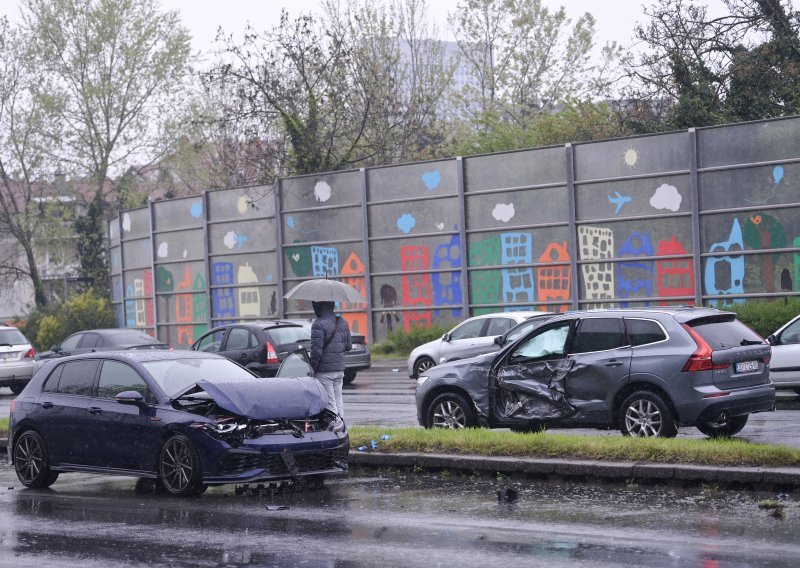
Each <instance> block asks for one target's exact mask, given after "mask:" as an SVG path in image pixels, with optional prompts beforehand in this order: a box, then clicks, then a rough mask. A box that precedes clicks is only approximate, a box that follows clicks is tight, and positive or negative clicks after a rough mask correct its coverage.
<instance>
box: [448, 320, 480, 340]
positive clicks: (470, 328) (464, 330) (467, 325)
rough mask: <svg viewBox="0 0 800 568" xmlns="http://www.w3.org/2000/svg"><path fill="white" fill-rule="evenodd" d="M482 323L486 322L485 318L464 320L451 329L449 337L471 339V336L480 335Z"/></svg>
mask: <svg viewBox="0 0 800 568" xmlns="http://www.w3.org/2000/svg"><path fill="white" fill-rule="evenodd" d="M484 323H486V320H485V319H477V320H472V321H465V322H464V323H462V324H461V325H460V326H458V327H457V328H455V329H454V330H453V331H452V333H451V334H450V339H472V338H473V337H480V336H481V330H482V329H483V324H484Z"/></svg>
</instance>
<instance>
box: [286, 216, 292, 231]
mask: <svg viewBox="0 0 800 568" xmlns="http://www.w3.org/2000/svg"><path fill="white" fill-rule="evenodd" d="M286 226H287V227H289V228H290V229H294V217H292V216H291V215H289V216H288V217H286Z"/></svg>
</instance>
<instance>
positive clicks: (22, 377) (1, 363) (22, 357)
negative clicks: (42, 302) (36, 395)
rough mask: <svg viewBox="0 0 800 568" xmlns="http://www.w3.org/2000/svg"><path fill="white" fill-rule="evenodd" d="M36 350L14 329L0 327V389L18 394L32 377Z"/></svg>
mask: <svg viewBox="0 0 800 568" xmlns="http://www.w3.org/2000/svg"><path fill="white" fill-rule="evenodd" d="M35 355H36V350H35V349H34V348H33V346H32V345H31V343H30V341H28V340H27V339H26V338H25V336H24V335H23V334H22V332H21V331H20V330H18V329H17V328H16V327H9V326H6V325H0V387H8V388H10V389H11V392H13V393H14V394H19V393H21V392H22V389H23V388H25V385H26V384H28V381H30V380H31V377H32V376H33V358H34V356H35Z"/></svg>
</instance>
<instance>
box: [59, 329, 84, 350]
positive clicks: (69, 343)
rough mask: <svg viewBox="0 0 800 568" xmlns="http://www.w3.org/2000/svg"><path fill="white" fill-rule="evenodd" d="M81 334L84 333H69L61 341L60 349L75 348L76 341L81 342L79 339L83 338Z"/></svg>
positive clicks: (76, 345)
mask: <svg viewBox="0 0 800 568" xmlns="http://www.w3.org/2000/svg"><path fill="white" fill-rule="evenodd" d="M83 335H84V334H83V333H76V334H75V335H70V336H69V337H67V338H66V339H65V340H64V341H63V342H62V343H61V349H62V350H64V349H67V350H69V349H75V348H76V347H78V343H80V342H81V339H83Z"/></svg>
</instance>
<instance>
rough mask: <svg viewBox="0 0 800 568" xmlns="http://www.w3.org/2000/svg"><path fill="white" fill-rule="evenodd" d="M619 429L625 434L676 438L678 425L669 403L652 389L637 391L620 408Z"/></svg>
mask: <svg viewBox="0 0 800 568" xmlns="http://www.w3.org/2000/svg"><path fill="white" fill-rule="evenodd" d="M618 415H619V430H620V432H622V435H623V436H638V437H642V438H674V437H675V436H676V435H677V434H678V425H677V424H676V423H675V417H674V416H673V415H672V410H670V407H669V405H668V404H667V403H666V402H664V399H663V398H661V397H660V396H659V395H657V394H655V393H653V392H650V391H636V392H634V393H633V394H631V395H630V396H629V397H628V398H626V399H625V402H623V403H622V405H621V406H620V408H619V414H618Z"/></svg>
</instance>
